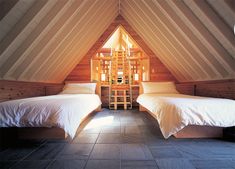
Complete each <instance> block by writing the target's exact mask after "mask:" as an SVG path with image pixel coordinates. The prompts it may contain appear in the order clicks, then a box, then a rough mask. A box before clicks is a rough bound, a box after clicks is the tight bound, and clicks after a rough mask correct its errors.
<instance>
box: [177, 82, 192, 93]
mask: <svg viewBox="0 0 235 169" xmlns="http://www.w3.org/2000/svg"><path fill="white" fill-rule="evenodd" d="M176 89H177V91H179V92H180V93H182V94H187V95H195V92H196V91H195V85H194V84H190V83H189V84H184V83H183V84H176Z"/></svg>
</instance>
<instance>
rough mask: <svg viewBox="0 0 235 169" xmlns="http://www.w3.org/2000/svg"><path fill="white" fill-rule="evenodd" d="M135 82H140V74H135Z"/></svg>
mask: <svg viewBox="0 0 235 169" xmlns="http://www.w3.org/2000/svg"><path fill="white" fill-rule="evenodd" d="M134 80H135V81H138V80H139V74H138V73H135V74H134Z"/></svg>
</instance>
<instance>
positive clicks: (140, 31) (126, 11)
mask: <svg viewBox="0 0 235 169" xmlns="http://www.w3.org/2000/svg"><path fill="white" fill-rule="evenodd" d="M126 7H129V8H126ZM122 9H123V13H122V15H123V16H126V19H127V21H128V22H129V23H130V24H131V23H132V22H133V24H131V25H132V27H134V28H136V30H138V34H139V35H142V38H143V39H146V38H147V39H148V40H147V41H145V42H146V43H147V45H148V46H149V47H151V49H152V50H153V51H154V53H159V55H157V56H158V57H159V58H161V61H162V62H163V63H164V64H165V65H166V66H167V67H168V64H169V63H170V64H171V66H169V68H172V67H174V69H173V70H174V71H173V72H175V71H176V70H178V69H179V67H180V63H178V62H177V61H176V60H174V61H173V60H172V59H168V57H164V56H166V54H165V50H164V52H163V50H162V49H164V48H165V47H164V46H162V45H164V44H162V45H161V43H162V42H161V41H160V39H159V41H160V43H158V45H154V44H153V43H152V42H153V37H155V38H156V39H158V37H157V36H155V35H154V36H149V34H146V33H144V32H145V31H148V32H151V31H150V30H149V28H148V27H147V26H145V27H143V25H146V24H144V23H143V20H142V19H141V18H139V16H137V13H136V12H134V11H132V10H131V8H130V6H128V5H127V4H125V6H124V5H123V7H122ZM134 14H135V15H134ZM131 15H132V16H133V17H132V16H131ZM140 21H142V22H140ZM149 42H150V43H149ZM159 44H160V47H159ZM173 63H175V64H173ZM176 65H177V66H176ZM173 72H172V73H173ZM173 74H174V73H173ZM176 74H177V75H178V76H176V78H177V79H178V80H179V79H182V78H183V79H187V78H189V79H191V77H185V76H186V75H187V74H182V73H181V72H180V71H178V72H177V73H176ZM179 75H180V76H179Z"/></svg>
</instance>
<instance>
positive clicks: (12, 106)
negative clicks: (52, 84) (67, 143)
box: [0, 94, 101, 138]
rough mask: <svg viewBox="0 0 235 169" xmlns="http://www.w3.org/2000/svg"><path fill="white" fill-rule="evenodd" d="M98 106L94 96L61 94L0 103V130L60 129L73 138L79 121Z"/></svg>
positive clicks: (98, 99)
mask: <svg viewBox="0 0 235 169" xmlns="http://www.w3.org/2000/svg"><path fill="white" fill-rule="evenodd" d="M100 105H101V101H100V98H99V96H98V95H96V94H60V95H53V96H43V97H33V98H26V99H19V100H12V101H6V102H3V103H0V127H59V128H62V129H64V131H65V132H66V133H67V134H68V135H69V136H70V137H71V138H73V137H74V136H75V134H76V131H77V128H78V127H79V125H80V123H81V121H82V119H83V118H84V117H86V116H87V115H88V114H89V113H91V112H92V111H94V110H95V109H96V108H97V107H99V106H100Z"/></svg>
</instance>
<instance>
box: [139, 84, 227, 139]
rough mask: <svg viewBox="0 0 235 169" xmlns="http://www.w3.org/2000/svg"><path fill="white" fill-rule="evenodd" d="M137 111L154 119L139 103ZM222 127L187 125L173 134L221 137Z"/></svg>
mask: <svg viewBox="0 0 235 169" xmlns="http://www.w3.org/2000/svg"><path fill="white" fill-rule="evenodd" d="M142 93H143V87H142V85H141V84H140V87H139V94H142ZM139 111H145V112H148V113H149V114H150V115H151V116H153V117H154V118H155V119H156V117H155V116H154V114H153V113H152V112H151V111H149V110H148V109H147V108H145V107H144V106H143V105H141V104H140V105H139ZM223 129H224V128H223V127H212V126H197V125H189V126H186V127H184V128H183V129H182V130H180V131H179V132H177V133H176V134H174V137H176V138H222V137H223Z"/></svg>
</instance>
